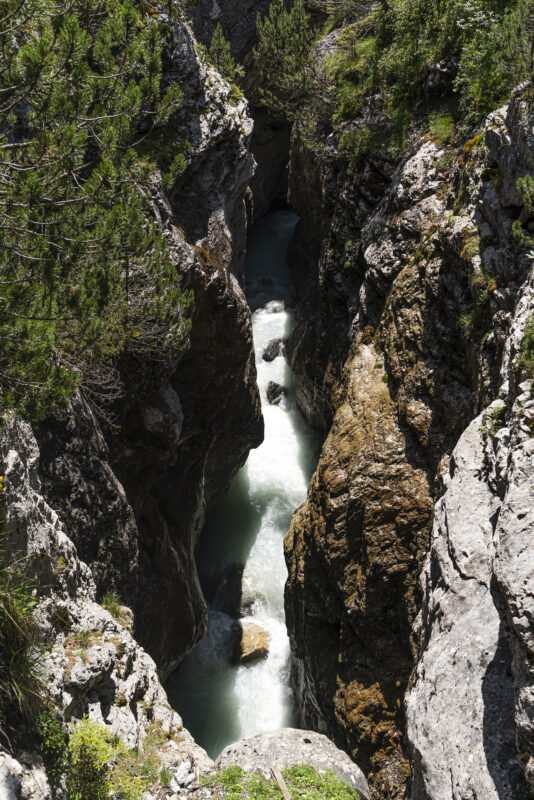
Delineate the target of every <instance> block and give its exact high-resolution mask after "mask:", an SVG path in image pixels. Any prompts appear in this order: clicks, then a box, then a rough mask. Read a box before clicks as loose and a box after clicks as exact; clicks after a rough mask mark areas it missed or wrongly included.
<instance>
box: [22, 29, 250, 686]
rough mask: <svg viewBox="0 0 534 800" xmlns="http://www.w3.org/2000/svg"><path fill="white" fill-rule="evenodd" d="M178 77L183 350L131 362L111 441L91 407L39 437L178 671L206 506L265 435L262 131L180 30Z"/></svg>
mask: <svg viewBox="0 0 534 800" xmlns="http://www.w3.org/2000/svg"><path fill="white" fill-rule="evenodd" d="M173 31H174V35H173V41H172V43H171V45H170V48H169V52H168V63H167V65H166V80H168V81H178V82H179V84H180V87H181V88H182V91H183V93H184V101H183V104H182V108H181V109H180V111H179V113H178V114H177V116H176V117H175V118H173V120H171V122H170V123H169V136H176V137H177V139H178V140H180V141H181V140H183V139H184V138H187V140H188V142H189V150H188V159H189V166H188V168H187V170H186V172H185V173H184V175H183V176H181V178H180V179H179V180H178V181H177V183H176V185H175V186H174V187H173V188H172V190H171V191H170V192H169V194H168V195H166V194H164V193H163V191H162V189H161V180H160V176H158V175H156V176H155V177H154V180H153V183H152V198H151V199H152V207H153V211H154V214H155V216H156V219H157V220H158V223H159V225H160V227H161V229H162V231H163V232H164V234H165V236H166V239H167V244H168V248H169V252H170V255H171V258H172V260H173V263H174V264H175V266H176V271H177V279H179V280H180V281H181V282H182V285H183V287H184V288H187V289H191V290H192V291H193V293H194V307H193V311H192V329H191V335H190V341H189V344H188V346H187V349H186V350H185V352H181V353H176V358H175V359H174V363H173V364H171V365H170V366H169V367H167V368H166V369H164V370H163V371H162V369H161V368H160V367H159V366H158V364H157V363H152V362H151V361H150V360H149V359H146V358H142V357H141V358H140V357H136V356H135V354H130V355H128V356H127V357H125V359H124V360H123V362H122V363H121V364H119V365H118V367H119V371H120V373H121V377H122V380H123V383H124V397H123V399H122V400H121V401H120V402H119V403H118V404H117V407H116V408H115V412H116V417H117V430H116V431H115V432H113V433H106V435H105V436H104V435H103V433H102V430H101V428H100V424H99V421H98V420H96V419H95V418H94V416H93V415H92V414H91V413H90V411H89V409H88V408H87V407H86V405H85V404H84V403H83V401H82V400H81V399H79V398H78V399H76V400H75V401H74V403H73V404H72V406H71V408H69V409H67V410H63V411H59V412H58V413H57V414H55V415H54V416H53V417H52V418H51V419H49V420H47V421H46V423H44V424H43V425H41V426H39V429H38V431H37V435H38V439H39V443H40V447H41V458H40V476H41V480H42V486H43V492H44V494H45V496H46V497H47V499H48V502H49V503H50V504H51V505H52V507H53V508H54V509H55V510H56V512H57V513H58V515H59V516H60V518H61V519H62V521H63V523H64V524H65V526H66V528H67V529H68V531H69V535H70V536H71V538H72V540H73V541H74V543H75V544H76V546H77V548H78V550H79V553H80V556H81V557H82V558H83V559H84V560H85V561H86V562H87V563H88V564H89V565H90V567H91V569H92V571H93V574H94V578H95V581H96V585H97V590H98V593H99V594H100V595H102V594H104V593H105V592H106V591H109V590H111V589H113V590H115V591H117V592H118V593H119V595H120V596H121V597H122V598H123V600H124V601H125V602H127V603H128V604H129V605H131V606H132V608H133V610H134V618H135V633H136V636H137V637H138V638H139V641H140V642H141V643H142V644H143V646H145V647H146V648H147V650H148V651H149V652H150V653H151V655H152V656H153V657H154V658H155V660H156V662H157V663H158V667H159V669H160V670H161V672H162V674H164V675H166V674H168V673H169V672H170V671H171V670H172V669H173V668H174V667H175V666H176V665H177V664H178V663H179V661H180V660H181V658H183V656H184V655H185V654H186V652H188V650H189V649H190V648H191V647H192V646H193V645H194V644H195V643H196V642H197V641H198V640H199V639H200V638H201V636H202V635H203V633H204V630H205V625H206V614H205V604H204V599H203V597H202V593H201V591H200V587H199V585H198V578H197V573H196V567H195V562H194V548H195V544H196V540H197V537H198V534H199V532H200V529H201V527H202V525H203V520H204V516H205V513H206V509H207V508H208V507H209V505H210V504H211V503H212V502H214V501H215V500H216V498H217V497H218V496H220V495H221V494H222V493H223V492H224V491H225V489H226V488H227V486H228V485H229V483H230V481H231V479H232V477H233V475H234V474H235V472H236V471H237V470H238V469H239V468H240V467H241V466H242V464H243V463H244V461H245V460H246V457H247V454H248V452H249V450H250V448H251V447H256V446H257V445H258V444H259V443H260V442H261V440H262V437H263V420H262V417H261V409H260V401H259V394H258V390H257V386H256V372H255V364H254V354H253V345H252V328H251V320H250V312H249V309H248V306H247V304H246V301H245V298H244V295H243V293H242V291H241V289H240V287H239V285H238V283H237V281H236V279H235V278H234V277H233V275H232V272H241V271H242V269H243V260H244V249H245V238H246V204H245V195H246V192H247V184H248V181H249V180H250V178H251V176H252V174H253V171H254V161H253V159H252V157H251V155H250V152H249V141H250V135H251V132H252V122H251V120H250V118H249V117H248V113H247V105H246V102H245V101H244V100H242V101H240V102H239V103H237V105H235V104H232V103H231V101H230V94H231V90H230V87H229V85H228V84H227V83H226V82H224V81H223V80H222V79H221V77H220V76H219V75H218V73H216V72H215V71H214V70H212V69H210V68H208V67H207V66H206V65H205V64H204V63H203V61H202V59H201V58H200V57H199V56H198V55H197V53H196V51H195V46H194V39H193V37H192V34H191V32H190V30H189V28H188V27H187V25H185V24H184V23H181V24H180V23H176V24H175V25H174V29H173Z"/></svg>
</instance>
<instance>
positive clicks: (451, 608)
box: [406, 391, 534, 800]
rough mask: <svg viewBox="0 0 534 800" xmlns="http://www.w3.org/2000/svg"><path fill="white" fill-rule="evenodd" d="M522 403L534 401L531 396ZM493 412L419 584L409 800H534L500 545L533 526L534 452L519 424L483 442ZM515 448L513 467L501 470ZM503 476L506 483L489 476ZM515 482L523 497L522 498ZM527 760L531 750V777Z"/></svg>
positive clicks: (455, 486)
mask: <svg viewBox="0 0 534 800" xmlns="http://www.w3.org/2000/svg"><path fill="white" fill-rule="evenodd" d="M523 399H524V400H526V401H527V402H528V401H529V400H530V391H529V392H527V393H526V394H525V396H524V398H523ZM501 405H502V403H501V401H497V407H499V406H501ZM494 408H495V406H493V409H494ZM493 409H492V407H490V410H489V411H488V412H485V413H484V414H482V415H481V416H480V417H478V418H477V419H475V420H474V421H473V422H472V423H471V425H470V426H469V428H468V429H467V431H466V432H465V433H464V434H463V436H462V437H461V439H460V442H459V443H458V445H457V447H456V448H455V450H454V452H453V454H452V458H451V471H450V477H449V478H447V483H448V488H447V491H446V493H445V495H444V496H443V498H442V499H441V500H440V501H439V502H438V504H437V506H436V512H435V519H434V529H433V533H432V541H431V547H430V553H429V556H428V559H427V565H426V568H425V573H424V578H423V580H424V587H425V593H424V600H423V610H422V619H421V655H420V658H419V661H418V664H417V669H416V671H415V675H414V680H413V685H412V688H411V689H410V691H409V693H408V696H407V701H406V710H407V723H408V737H409V740H410V744H411V747H412V754H413V765H414V770H413V787H412V797H413V798H414V800H415V798H417V800H419V799H421V800H423V799H424V800H426V798H442V797H443V798H449V797H451V798H455V800H456V798H458V800H459V798H464V797H484V798H487V800H492V799H493V798H494V800H499V798H502V797H509V798H512V797H513V798H517V800H520V799H521V798H527V797H530V796H531V794H530V788H529V786H528V784H527V782H526V781H525V777H524V775H523V773H522V771H521V767H520V763H519V757H518V752H517V745H516V725H515V720H514V688H515V687H514V679H513V677H512V650H511V647H510V644H511V641H510V639H511V635H512V640H513V646H514V649H515V650H516V652H517V651H518V650H519V649H520V647H521V643H520V642H519V641H518V639H517V635H514V634H512V630H513V628H512V625H511V619H507V615H506V613H505V611H506V602H505V601H504V598H503V596H502V592H501V590H500V587H499V585H498V579H496V575H495V570H496V569H497V570H498V571H501V570H502V571H503V572H504V571H505V572H506V573H507V574H508V575H509V581H508V585H509V595H510V594H513V595H514V597H517V596H518V590H519V592H520V594H521V595H522V594H523V590H522V589H520V587H519V585H518V584H517V583H516V582H515V578H516V576H513V570H512V571H508V569H507V568H508V566H509V564H504V565H503V564H502V561H501V558H500V551H501V546H502V545H501V541H500V539H501V536H502V533H501V531H502V532H505V534H504V535H505V539H506V540H508V541H510V539H516V536H517V533H518V531H517V527H518V522H519V527H523V520H522V519H521V520H520V521H519V520H518V516H519V517H521V515H522V513H524V512H526V516H527V517H528V516H529V515H530V517H531V519H530V523H532V513H533V512H532V503H530V505H529V506H526V505H525V499H526V497H527V496H528V494H529V493H530V495H531V497H532V495H533V493H534V460H533V456H534V441H533V440H532V439H527V436H526V435H525V434H524V433H522V432H521V430H520V426H521V422H520V419H521V417H522V414H521V413H516V414H514V415H513V417H512V420H511V426H512V429H511V430H510V429H509V428H503V429H501V430H500V431H499V432H498V434H497V435H496V436H495V437H492V436H491V435H488V434H485V433H483V432H482V431H481V428H482V429H484V420H485V419H486V418H487V416H488V414H491V411H492V410H493ZM511 437H512V438H513V439H514V440H515V441H514V442H513V444H512V460H511V461H512V463H506V462H507V461H508V458H509V446H510V444H511V441H510V438H511ZM525 445H526V447H525ZM503 457H504V458H503ZM517 458H518V459H519V460H520V461H522V462H523V463H525V464H526V463H527V462H530V463H529V464H528V466H529V470H528V473H529V474H528V475H525V472H524V471H521V472H520V473H519V475H517V471H516V469H515V468H514V467H515V464H514V462H515V461H516V459H517ZM502 468H504V472H503V473H501V474H500V475H498V476H497V474H496V473H494V474H493V475H492V474H491V473H492V472H493V471H494V470H499V471H500V470H501V469H502ZM516 476H517V477H516ZM496 478H498V480H499V482H503V483H501V486H502V488H503V489H504V496H503V497H499V494H498V492H497V491H495V490H496V488H497V486H496V483H495V479H496ZM510 478H511V479H512V486H511V487H510V489H511V492H510V496H509V497H508V485H507V484H509V482H510ZM518 478H519V481H518V480H517V479H518ZM525 478H526V481H525ZM517 482H519V483H520V485H521V493H522V494H523V495H524V496H523V497H517V495H516V491H515V490H516V489H517ZM513 484H516V485H513ZM527 509H528V510H527ZM503 512H504V519H501V513H503ZM510 515H513V523H512V524H509V523H510V522H511V519H510ZM516 520H517V521H516ZM527 524H528V523H527ZM531 530H532V528H531ZM505 549H506V545H505ZM523 552H524V551H523ZM505 561H506V558H505ZM524 562H525V563H526V564H528V563H529V560H528V559H527V558H525V559H524ZM503 566H504V570H503ZM530 569H532V565H530ZM521 571H523V570H521ZM526 572H527V574H528V573H529V572H530V570H529V568H528V566H527V567H526ZM521 577H523V576H521ZM529 577H531V576H529ZM510 584H514V588H513V589H512V590H511V591H510V588H511V587H510ZM523 585H524V584H523ZM518 646H519V647H518ZM524 667H525V663H524V660H523V659H521V658H519V659H517V664H516V670H517V672H516V680H517V690H519V696H521V692H523V698H522V699H523V702H521V701H519V703H518V705H519V708H518V711H519V717H520V719H521V717H522V715H523V714H524V712H525V710H526V709H525V706H524V704H523V703H524V700H525V699H526V697H525V693H524V689H523V688H522V687H523V686H524V679H525V677H526V676H525V674H524ZM527 727H529V726H527ZM525 744H526V742H525ZM520 748H521V751H523V747H521V744H520ZM467 754H468V756H469V761H468V763H467V764H466V761H465V759H466V755H467ZM531 757H532V756H531V755H530V754H529V751H528V750H526V752H524V756H523V758H524V759H525V761H526V763H525V767H526V771H527V775H528V774H529V771H530V769H531V768H530V769H529V767H530V759H531Z"/></svg>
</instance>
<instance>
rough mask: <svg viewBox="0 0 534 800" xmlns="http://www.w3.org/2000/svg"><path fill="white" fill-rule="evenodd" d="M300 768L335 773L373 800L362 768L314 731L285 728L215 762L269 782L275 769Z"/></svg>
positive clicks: (242, 743) (247, 742)
mask: <svg viewBox="0 0 534 800" xmlns="http://www.w3.org/2000/svg"><path fill="white" fill-rule="evenodd" d="M297 764H306V765H308V766H310V767H313V768H314V769H316V770H324V771H330V772H333V773H334V775H336V776H337V777H338V778H339V779H340V780H342V781H345V782H346V783H349V784H350V785H351V786H353V787H354V789H356V791H357V792H358V793H359V795H360V797H361V798H362V800H364V798H365V800H368V798H369V787H368V786H367V781H366V780H365V777H364V775H363V773H362V771H361V770H360V769H359V767H358V766H357V765H356V764H355V763H354V762H353V761H352V760H351V759H350V758H349V757H348V755H347V754H346V753H344V752H343V751H342V750H339V749H338V748H337V747H336V746H335V744H333V742H331V741H330V739H327V738H326V736H323V735H322V734H320V733H314V732H312V731H299V730H295V729H293V728H284V729H282V730H279V731H272V732H270V733H261V734H259V735H258V736H251V737H250V739H243V740H242V741H240V742H237V743H236V744H231V745H229V746H228V747H227V748H226V749H225V750H223V752H222V753H221V755H220V756H219V758H218V759H217V761H216V762H215V766H216V767H217V769H219V770H223V769H227V768H228V767H230V766H233V765H235V766H238V767H241V769H243V770H245V772H261V773H262V774H263V775H264V776H265V777H266V778H270V777H271V774H270V773H271V767H272V766H278V767H279V768H280V769H287V768H288V767H293V766H295V765H297Z"/></svg>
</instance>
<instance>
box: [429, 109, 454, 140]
mask: <svg viewBox="0 0 534 800" xmlns="http://www.w3.org/2000/svg"><path fill="white" fill-rule="evenodd" d="M428 122H429V128H430V136H431V137H432V139H434V140H435V141H437V142H438V143H439V144H449V142H451V141H452V139H453V138H454V119H453V117H452V114H451V113H443V112H439V111H434V112H433V113H432V114H431V115H430V117H429V120H428Z"/></svg>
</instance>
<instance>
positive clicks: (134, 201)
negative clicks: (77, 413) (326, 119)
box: [0, 0, 189, 418]
mask: <svg viewBox="0 0 534 800" xmlns="http://www.w3.org/2000/svg"><path fill="white" fill-rule="evenodd" d="M169 36H170V25H169V24H166V23H165V24H164V23H163V22H161V21H160V20H159V19H158V17H157V15H156V14H155V13H154V12H153V10H151V9H150V7H149V6H148V5H147V6H145V5H144V4H143V3H142V2H138V3H134V2H133V0H74V1H73V2H71V3H66V2H63V0H59V2H57V3H55V4H53V5H51V4H50V3H47V2H43V0H15V2H12V0H1V1H0V46H1V51H2V60H3V66H4V69H3V70H2V74H1V76H0V96H1V98H2V99H1V102H0V178H1V180H0V303H1V308H2V315H1V320H0V343H1V346H0V410H6V409H9V408H15V409H17V410H19V411H21V412H22V413H25V414H26V415H28V416H30V417H32V418H38V417H40V416H42V415H43V414H44V413H45V412H46V411H47V410H48V409H49V408H50V406H53V405H54V404H56V403H60V402H63V401H64V400H65V399H66V398H68V397H69V396H70V394H71V393H72V392H73V391H74V389H75V388H76V387H77V386H78V385H81V386H82V387H83V389H84V391H85V393H86V395H87V396H88V398H89V399H90V400H92V401H93V404H94V405H96V406H97V407H99V406H101V405H102V403H104V402H105V401H106V399H109V398H113V396H114V395H115V394H116V393H117V391H118V387H117V380H116V372H115V370H114V365H115V363H116V360H117V358H118V357H119V356H120V355H121V354H123V353H125V352H133V353H136V354H139V353H141V354H143V355H145V356H146V355H147V356H148V357H151V356H154V357H157V358H158V359H160V360H161V359H162V358H164V357H165V353H166V352H168V351H170V350H172V351H173V352H176V349H179V347H180V345H181V343H182V342H183V340H184V337H185V336H186V335H187V322H186V316H187V312H186V309H187V305H188V302H189V298H188V297H187V296H186V295H185V294H184V293H183V292H182V291H181V290H180V288H179V282H178V280H177V277H176V271H175V267H174V266H173V265H172V263H171V260H170V257H169V255H168V253H167V251H166V247H165V241H164V238H163V237H162V235H161V234H160V232H159V231H158V230H157V228H156V225H155V223H154V222H153V220H152V219H151V217H150V214H149V213H148V209H149V201H148V198H149V187H150V180H151V175H152V173H153V170H154V166H155V165H157V166H160V167H164V168H166V169H167V171H168V172H169V173H170V176H171V177H170V178H169V180H171V181H172V176H173V175H176V174H177V173H178V172H179V171H180V170H181V169H182V168H183V167H184V164H185V157H184V148H183V145H182V144H181V143H177V144H176V145H174V144H169V143H168V142H167V140H166V136H165V131H164V128H165V124H166V123H167V121H168V120H169V117H170V116H171V115H172V114H173V113H174V112H175V111H176V109H177V108H178V107H179V105H180V102H181V95H180V91H179V88H178V87H177V86H176V85H175V84H173V85H171V86H169V87H166V88H163V83H162V63H163V57H164V47H165V42H166V39H167V38H168V37H169Z"/></svg>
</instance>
